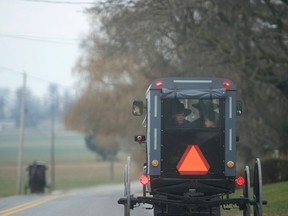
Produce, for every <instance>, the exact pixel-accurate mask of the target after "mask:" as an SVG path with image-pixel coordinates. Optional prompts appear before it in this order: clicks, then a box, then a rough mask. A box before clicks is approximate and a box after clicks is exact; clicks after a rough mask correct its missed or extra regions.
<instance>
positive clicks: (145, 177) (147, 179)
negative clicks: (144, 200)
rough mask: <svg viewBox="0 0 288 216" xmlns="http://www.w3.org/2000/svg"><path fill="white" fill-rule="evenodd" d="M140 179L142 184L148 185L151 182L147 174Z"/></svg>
mask: <svg viewBox="0 0 288 216" xmlns="http://www.w3.org/2000/svg"><path fill="white" fill-rule="evenodd" d="M139 180H140V183H141V184H142V185H147V184H148V183H149V178H148V176H146V175H142V176H141V177H140V179H139Z"/></svg>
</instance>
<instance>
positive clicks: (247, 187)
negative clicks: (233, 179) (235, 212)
mask: <svg viewBox="0 0 288 216" xmlns="http://www.w3.org/2000/svg"><path fill="white" fill-rule="evenodd" d="M244 178H245V185H244V187H243V196H244V197H245V198H248V199H249V200H250V171H249V167H248V166H246V167H245V171H244ZM243 216H250V203H247V204H245V206H244V208H243Z"/></svg>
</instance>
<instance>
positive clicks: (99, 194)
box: [0, 183, 153, 216]
mask: <svg viewBox="0 0 288 216" xmlns="http://www.w3.org/2000/svg"><path fill="white" fill-rule="evenodd" d="M139 187H140V188H141V186H140V185H139V184H138V183H136V184H133V185H132V189H131V190H132V193H133V194H137V193H139V192H140V189H139ZM123 190H124V189H123V186H122V185H105V186H97V187H93V188H86V189H77V190H71V191H65V192H63V191H55V192H54V193H52V194H50V195H47V194H46V195H35V194H34V195H25V196H24V195H23V196H13V197H7V198H0V215H1V216H9V215H13V216H14V215H15V216H65V215H67V216H84V215H85V216H112V215H113V216H122V215H124V214H123V212H124V209H123V206H122V205H119V204H117V200H118V199H119V198H120V197H122V196H123ZM139 195H140V194H139ZM147 207H149V206H147ZM136 215H137V216H151V215H153V214H152V211H151V210H148V211H147V210H145V209H144V206H140V207H138V208H136V209H135V210H132V211H131V216H136Z"/></svg>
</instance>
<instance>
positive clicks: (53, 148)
mask: <svg viewBox="0 0 288 216" xmlns="http://www.w3.org/2000/svg"><path fill="white" fill-rule="evenodd" d="M54 189H55V102H54V100H52V105H51V186H50V192H51V191H53V190H54Z"/></svg>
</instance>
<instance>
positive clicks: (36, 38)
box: [0, 33, 81, 45]
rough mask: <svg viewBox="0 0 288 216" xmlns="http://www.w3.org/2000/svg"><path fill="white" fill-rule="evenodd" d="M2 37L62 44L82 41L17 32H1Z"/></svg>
mask: <svg viewBox="0 0 288 216" xmlns="http://www.w3.org/2000/svg"><path fill="white" fill-rule="evenodd" d="M0 37H7V38H16V39H23V40H32V41H38V42H45V43H54V44H62V45H78V44H79V42H80V41H81V40H80V39H75V38H52V37H40V36H33V35H17V34H3V33H0Z"/></svg>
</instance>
